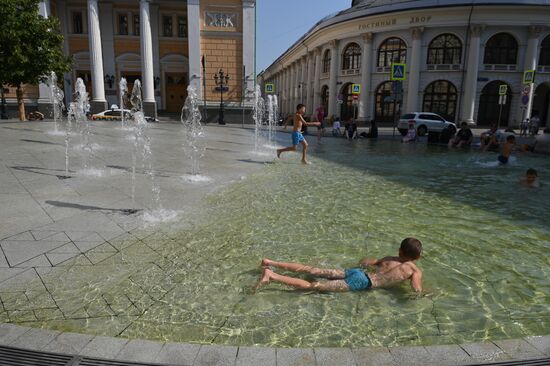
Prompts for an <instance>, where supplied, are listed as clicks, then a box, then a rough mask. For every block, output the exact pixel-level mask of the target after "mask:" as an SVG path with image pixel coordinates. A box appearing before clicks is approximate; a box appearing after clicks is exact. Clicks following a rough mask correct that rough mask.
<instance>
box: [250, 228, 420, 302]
mask: <svg viewBox="0 0 550 366" xmlns="http://www.w3.org/2000/svg"><path fill="white" fill-rule="evenodd" d="M421 253H422V243H421V242H420V240H418V239H415V238H406V239H405V240H403V241H402V242H401V246H400V247H399V256H398V257H384V258H382V259H369V258H364V259H361V261H359V265H361V267H363V268H364V267H366V266H376V267H377V269H376V272H375V273H368V274H367V273H366V272H365V271H364V270H363V269H362V268H352V269H346V270H342V269H321V268H314V267H310V266H307V265H305V264H300V263H287V262H276V261H272V260H270V259H263V260H262V267H263V269H262V277H261V279H260V281H259V282H258V284H257V285H256V287H255V290H257V289H259V288H260V287H262V286H265V285H267V284H269V283H270V282H271V281H275V282H280V283H284V284H285V285H289V286H292V287H295V288H297V289H300V290H316V291H321V292H345V291H361V290H368V289H370V288H377V287H390V286H393V285H395V284H398V283H400V282H403V281H406V280H410V281H411V286H412V288H413V289H414V291H416V292H417V293H419V292H422V271H420V269H418V267H417V266H416V265H415V263H414V262H415V261H416V260H418V259H419V258H420V254H421ZM267 267H276V268H281V269H284V270H287V271H293V272H300V273H307V274H310V275H312V276H314V277H321V278H327V279H328V281H323V282H317V281H315V282H309V281H306V280H303V279H301V278H296V277H289V276H283V275H280V274H278V273H275V272H273V271H272V270H271V269H269V268H267Z"/></svg>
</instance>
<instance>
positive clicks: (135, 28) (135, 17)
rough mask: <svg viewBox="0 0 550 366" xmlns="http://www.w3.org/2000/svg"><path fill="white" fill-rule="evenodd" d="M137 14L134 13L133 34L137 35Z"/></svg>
mask: <svg viewBox="0 0 550 366" xmlns="http://www.w3.org/2000/svg"><path fill="white" fill-rule="evenodd" d="M139 30H140V28H139V15H138V14H134V36H139Z"/></svg>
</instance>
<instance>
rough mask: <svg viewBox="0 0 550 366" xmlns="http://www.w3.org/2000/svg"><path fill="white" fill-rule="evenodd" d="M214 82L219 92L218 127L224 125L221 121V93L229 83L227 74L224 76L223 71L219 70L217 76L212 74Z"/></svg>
mask: <svg viewBox="0 0 550 366" xmlns="http://www.w3.org/2000/svg"><path fill="white" fill-rule="evenodd" d="M214 81H215V82H216V89H219V90H220V113H219V116H218V123H219V124H220V125H225V121H224V120H223V92H224V88H226V87H227V84H228V83H229V74H225V73H224V72H223V69H220V71H218V73H217V74H214Z"/></svg>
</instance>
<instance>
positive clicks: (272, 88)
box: [265, 83, 275, 94]
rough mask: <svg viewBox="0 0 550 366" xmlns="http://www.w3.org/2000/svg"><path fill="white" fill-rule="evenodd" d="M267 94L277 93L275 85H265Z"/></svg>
mask: <svg viewBox="0 0 550 366" xmlns="http://www.w3.org/2000/svg"><path fill="white" fill-rule="evenodd" d="M265 92H266V94H273V93H275V85H274V84H273V83H267V84H265Z"/></svg>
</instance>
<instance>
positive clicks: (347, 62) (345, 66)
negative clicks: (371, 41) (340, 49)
mask: <svg viewBox="0 0 550 366" xmlns="http://www.w3.org/2000/svg"><path fill="white" fill-rule="evenodd" d="M360 67H361V47H359V45H358V44H357V43H350V44H349V45H348V46H347V47H346V49H345V50H344V55H343V62H342V70H353V69H358V68H360Z"/></svg>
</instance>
